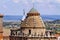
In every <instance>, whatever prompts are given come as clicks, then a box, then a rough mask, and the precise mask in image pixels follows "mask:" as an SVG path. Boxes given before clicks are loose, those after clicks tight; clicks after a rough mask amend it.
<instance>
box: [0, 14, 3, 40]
mask: <svg viewBox="0 0 60 40" xmlns="http://www.w3.org/2000/svg"><path fill="white" fill-rule="evenodd" d="M0 40H3V15H2V14H0Z"/></svg>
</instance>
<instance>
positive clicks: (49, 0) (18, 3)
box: [0, 0, 60, 15]
mask: <svg viewBox="0 0 60 40" xmlns="http://www.w3.org/2000/svg"><path fill="white" fill-rule="evenodd" d="M33 4H34V8H35V9H37V10H38V12H40V13H41V15H60V0H0V13H1V14H4V15H23V13H24V11H23V10H25V13H28V12H29V10H30V9H31V8H32V7H33Z"/></svg>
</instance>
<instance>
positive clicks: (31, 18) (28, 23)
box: [21, 8, 45, 28]
mask: <svg viewBox="0 0 60 40" xmlns="http://www.w3.org/2000/svg"><path fill="white" fill-rule="evenodd" d="M21 27H42V28H44V27H45V26H44V23H43V21H42V19H41V17H40V13H38V11H37V10H36V9H34V8H32V9H31V10H30V11H29V13H27V16H26V18H25V20H24V21H23V22H22V23H21Z"/></svg>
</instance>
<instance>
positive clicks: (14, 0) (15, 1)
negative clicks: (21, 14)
mask: <svg viewBox="0 0 60 40" xmlns="http://www.w3.org/2000/svg"><path fill="white" fill-rule="evenodd" d="M12 1H13V2H14V3H19V2H20V0H12Z"/></svg>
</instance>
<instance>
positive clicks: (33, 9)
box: [29, 8, 38, 13]
mask: <svg viewBox="0 0 60 40" xmlns="http://www.w3.org/2000/svg"><path fill="white" fill-rule="evenodd" d="M29 13H38V11H37V10H36V9H35V8H32V9H31V10H30V11H29Z"/></svg>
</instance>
